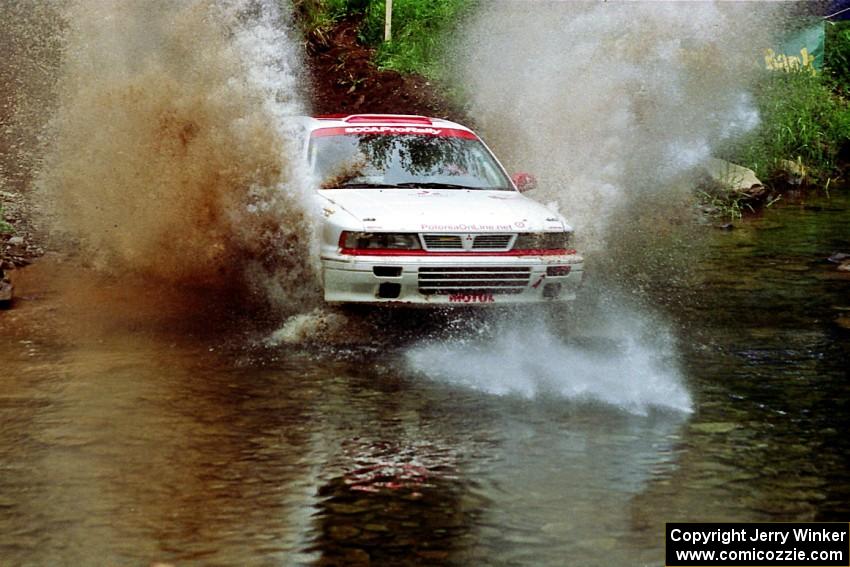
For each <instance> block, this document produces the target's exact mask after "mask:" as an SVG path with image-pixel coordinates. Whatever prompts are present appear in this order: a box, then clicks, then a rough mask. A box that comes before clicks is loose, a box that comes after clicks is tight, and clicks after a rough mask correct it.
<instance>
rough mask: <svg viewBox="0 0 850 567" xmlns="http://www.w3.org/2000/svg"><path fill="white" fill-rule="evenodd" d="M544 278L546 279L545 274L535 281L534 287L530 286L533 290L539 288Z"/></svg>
mask: <svg viewBox="0 0 850 567" xmlns="http://www.w3.org/2000/svg"><path fill="white" fill-rule="evenodd" d="M545 277H546V274H543V275H542V276H540V279H539V280H537V282H535V283H534V285H532V286H531V287H532V288H534V289H537V288H538V287H540V284H542V283H543V279H544V278H545Z"/></svg>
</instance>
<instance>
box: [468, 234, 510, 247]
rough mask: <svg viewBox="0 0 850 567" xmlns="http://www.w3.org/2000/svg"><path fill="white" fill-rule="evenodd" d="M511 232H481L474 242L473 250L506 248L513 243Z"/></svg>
mask: <svg viewBox="0 0 850 567" xmlns="http://www.w3.org/2000/svg"><path fill="white" fill-rule="evenodd" d="M511 237H512V235H510V234H479V235H478V236H476V237H475V240H474V241H473V242H472V249H473V250H506V249H507V248H508V245H509V244H510V243H511Z"/></svg>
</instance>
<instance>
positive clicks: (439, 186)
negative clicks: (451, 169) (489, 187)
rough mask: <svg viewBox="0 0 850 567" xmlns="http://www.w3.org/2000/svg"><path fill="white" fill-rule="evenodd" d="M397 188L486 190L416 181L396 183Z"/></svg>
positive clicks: (468, 186) (453, 184)
mask: <svg viewBox="0 0 850 567" xmlns="http://www.w3.org/2000/svg"><path fill="white" fill-rule="evenodd" d="M395 186H396V187H403V188H405V189H407V188H417V189H473V190H478V189H484V187H472V186H470V185H457V184H455V183H437V182H425V183H419V182H416V181H412V182H410V183H396V184H395Z"/></svg>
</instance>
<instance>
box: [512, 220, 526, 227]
mask: <svg viewBox="0 0 850 567" xmlns="http://www.w3.org/2000/svg"><path fill="white" fill-rule="evenodd" d="M514 226H515V227H517V228H525V222H523V221H517V222H515V223H514Z"/></svg>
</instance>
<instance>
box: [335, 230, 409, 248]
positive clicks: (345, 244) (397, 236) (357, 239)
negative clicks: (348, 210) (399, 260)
mask: <svg viewBox="0 0 850 567" xmlns="http://www.w3.org/2000/svg"><path fill="white" fill-rule="evenodd" d="M339 245H340V247H341V248H348V249H349V250H351V249H356V250H421V249H422V245H421V244H420V243H419V235H418V234H416V233H403V232H398V233H396V232H348V231H345V232H343V233H342V234H341V235H340V237H339Z"/></svg>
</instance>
